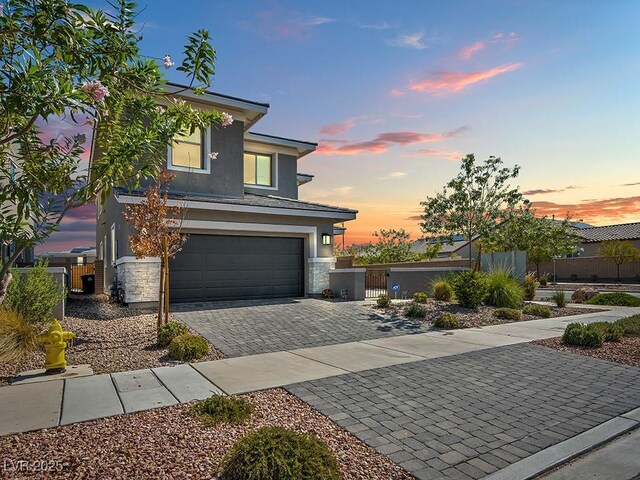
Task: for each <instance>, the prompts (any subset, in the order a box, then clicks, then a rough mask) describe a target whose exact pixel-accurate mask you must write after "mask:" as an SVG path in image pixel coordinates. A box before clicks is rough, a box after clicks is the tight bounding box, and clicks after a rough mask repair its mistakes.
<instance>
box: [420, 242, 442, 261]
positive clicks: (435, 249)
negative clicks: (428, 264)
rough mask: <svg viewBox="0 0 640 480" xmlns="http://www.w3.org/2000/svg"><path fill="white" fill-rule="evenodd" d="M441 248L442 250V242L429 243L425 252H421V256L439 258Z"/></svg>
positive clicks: (428, 258) (429, 258)
mask: <svg viewBox="0 0 640 480" xmlns="http://www.w3.org/2000/svg"><path fill="white" fill-rule="evenodd" d="M440 250H442V244H441V243H440V242H432V243H428V244H427V246H426V247H425V249H424V253H421V254H420V258H424V259H425V260H433V259H434V258H438V254H439V253H440Z"/></svg>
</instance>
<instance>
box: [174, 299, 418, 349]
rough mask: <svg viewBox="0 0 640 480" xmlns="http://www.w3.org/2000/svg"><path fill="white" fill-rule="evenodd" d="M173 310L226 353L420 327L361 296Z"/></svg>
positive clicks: (355, 338)
mask: <svg viewBox="0 0 640 480" xmlns="http://www.w3.org/2000/svg"><path fill="white" fill-rule="evenodd" d="M173 312H174V315H175V316H176V317H177V318H178V319H179V320H180V321H183V322H185V323H187V324H188V325H189V326H190V327H192V328H193V329H195V330H196V331H197V332H198V333H199V334H200V335H203V336H204V337H206V338H207V340H209V341H210V342H211V343H213V344H214V345H215V346H216V347H217V348H219V349H220V350H221V351H222V352H223V353H224V354H225V355H226V356H227V357H239V356H245V355H254V354H257V353H268V352H278V351H283V350H293V349H296V348H304V347H318V346H321V345H332V344H337V343H347V342H356V341H360V340H373V339H375V338H381V337H386V336H393V335H405V334H410V333H421V332H424V331H425V329H424V328H421V326H420V324H419V323H418V322H413V321H410V320H406V319H402V318H387V317H384V316H382V315H378V314H377V313H376V312H375V311H374V310H373V309H372V308H371V307H369V306H365V305H363V303H361V302H329V301H325V300H317V299H313V298H300V299H282V300H245V301H234V302H211V303H200V304H198V303H190V304H185V305H176V306H175V307H174V308H173Z"/></svg>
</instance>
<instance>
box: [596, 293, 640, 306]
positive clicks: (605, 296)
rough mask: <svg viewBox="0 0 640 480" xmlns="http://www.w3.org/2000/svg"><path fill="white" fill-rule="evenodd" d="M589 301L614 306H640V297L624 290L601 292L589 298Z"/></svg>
mask: <svg viewBox="0 0 640 480" xmlns="http://www.w3.org/2000/svg"><path fill="white" fill-rule="evenodd" d="M587 303H588V304H589V305H609V306H612V307H640V298H638V297H634V296H633V295H629V294H628V293H624V292H614V293H599V294H598V295H595V296H593V297H591V298H590V299H589V300H587Z"/></svg>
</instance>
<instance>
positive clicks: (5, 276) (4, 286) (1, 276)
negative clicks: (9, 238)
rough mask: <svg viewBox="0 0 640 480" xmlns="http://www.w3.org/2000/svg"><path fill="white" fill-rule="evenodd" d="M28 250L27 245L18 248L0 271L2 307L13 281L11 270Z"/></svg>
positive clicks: (0, 302)
mask: <svg viewBox="0 0 640 480" xmlns="http://www.w3.org/2000/svg"><path fill="white" fill-rule="evenodd" d="M26 249H27V246H26V245H23V246H21V247H17V248H16V251H15V252H13V255H11V256H10V257H9V259H8V260H7V261H6V262H5V263H4V265H2V268H1V269H0V305H2V302H4V299H5V298H6V297H7V290H8V289H9V284H10V283H11V280H12V279H13V276H12V275H11V268H12V267H13V264H14V263H16V260H17V259H18V257H19V256H20V255H22V252H24V251H25V250H26Z"/></svg>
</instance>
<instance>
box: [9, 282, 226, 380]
mask: <svg viewBox="0 0 640 480" xmlns="http://www.w3.org/2000/svg"><path fill="white" fill-rule="evenodd" d="M62 326H63V328H64V329H65V330H71V331H72V332H74V333H75V334H76V338H75V339H74V340H73V345H72V346H71V347H70V348H68V349H67V353H66V357H67V363H68V364H69V365H80V364H85V363H88V364H90V365H91V367H92V368H93V371H94V373H113V372H121V371H124V370H137V369H141V368H152V367H160V366H163V365H174V364H176V363H180V362H176V361H175V360H172V359H171V358H169V357H168V356H167V349H166V348H158V347H157V346H156V345H155V343H156V316H155V314H149V313H146V314H140V312H137V311H135V310H133V309H129V308H126V307H123V306H120V305H117V304H113V303H109V302H108V299H107V297H106V296H102V295H92V296H87V297H82V296H77V295H74V296H71V297H70V299H69V301H68V302H67V311H66V316H65V319H64V321H63V322H62ZM223 357H224V355H223V354H222V353H221V352H219V351H218V350H216V349H215V347H214V346H213V345H211V344H209V354H208V355H207V356H205V357H203V358H202V359H200V360H199V361H201V362H203V361H208V360H218V359H220V358H223ZM43 365H44V353H42V352H34V353H32V354H31V355H29V356H28V357H27V358H25V359H23V360H22V361H21V362H19V363H8V364H0V386H1V385H4V384H7V383H9V382H10V381H11V379H12V378H13V377H14V376H15V375H17V374H18V373H20V372H24V371H27V370H35V369H40V368H43Z"/></svg>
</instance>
